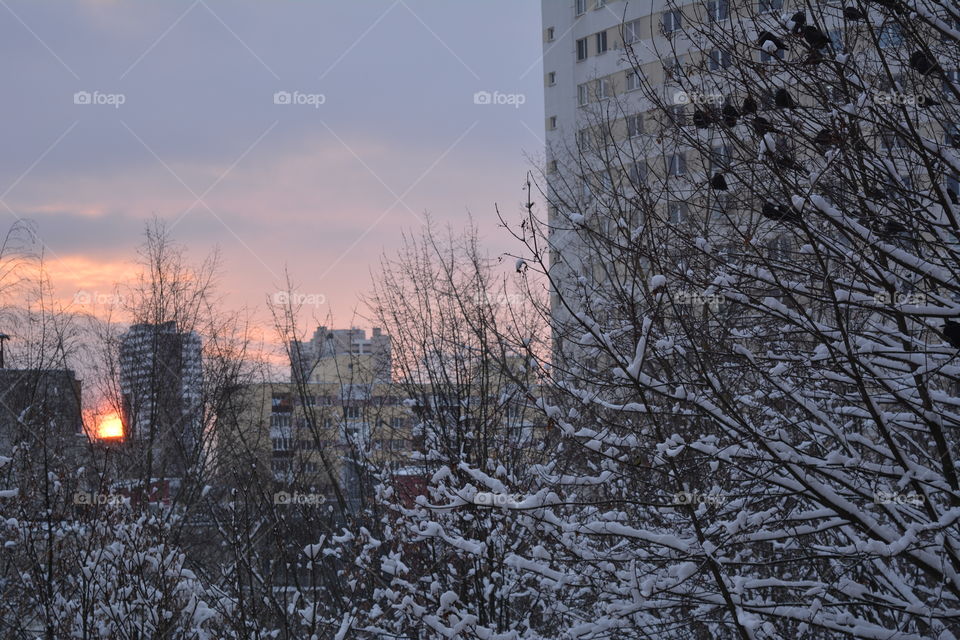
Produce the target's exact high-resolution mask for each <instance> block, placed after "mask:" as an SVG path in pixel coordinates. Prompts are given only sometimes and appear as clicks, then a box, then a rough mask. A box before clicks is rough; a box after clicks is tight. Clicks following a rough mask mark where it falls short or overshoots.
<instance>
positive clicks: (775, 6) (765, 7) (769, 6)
mask: <svg viewBox="0 0 960 640" xmlns="http://www.w3.org/2000/svg"><path fill="white" fill-rule="evenodd" d="M757 8H758V10H759V11H760V13H773V12H775V11H780V10H781V9H783V0H760V3H759V5H758V7H757Z"/></svg>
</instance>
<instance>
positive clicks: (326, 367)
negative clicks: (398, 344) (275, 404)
mask: <svg viewBox="0 0 960 640" xmlns="http://www.w3.org/2000/svg"><path fill="white" fill-rule="evenodd" d="M290 356H291V357H290V359H291V372H290V379H291V380H292V381H294V382H298V381H299V382H305V383H347V384H354V383H355V384H370V383H374V382H389V381H390V369H391V366H392V361H391V347H390V336H388V335H386V334H384V333H383V331H382V330H381V329H376V328H375V329H374V330H373V335H372V336H371V337H369V338H368V337H367V332H366V331H364V330H363V329H356V328H354V329H328V328H327V327H317V330H316V331H314V333H313V337H312V338H311V339H310V340H307V341H301V340H294V341H292V342H291V343H290Z"/></svg>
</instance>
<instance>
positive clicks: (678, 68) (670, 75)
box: [663, 58, 683, 80]
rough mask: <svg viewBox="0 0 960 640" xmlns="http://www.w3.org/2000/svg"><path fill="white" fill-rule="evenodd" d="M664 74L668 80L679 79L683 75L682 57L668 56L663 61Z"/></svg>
mask: <svg viewBox="0 0 960 640" xmlns="http://www.w3.org/2000/svg"><path fill="white" fill-rule="evenodd" d="M663 74H664V75H665V76H666V77H667V79H668V80H678V79H680V78H681V77H683V64H682V63H681V62H680V58H668V59H666V60H664V61H663Z"/></svg>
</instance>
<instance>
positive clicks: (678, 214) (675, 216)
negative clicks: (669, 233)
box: [667, 202, 687, 224]
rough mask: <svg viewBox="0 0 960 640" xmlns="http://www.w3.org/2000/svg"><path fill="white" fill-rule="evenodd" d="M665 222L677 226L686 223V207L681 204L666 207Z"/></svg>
mask: <svg viewBox="0 0 960 640" xmlns="http://www.w3.org/2000/svg"><path fill="white" fill-rule="evenodd" d="M667 220H668V221H669V222H670V224H679V223H681V222H686V221H687V205H685V204H683V203H682V202H671V203H670V205H669V206H668V207H667Z"/></svg>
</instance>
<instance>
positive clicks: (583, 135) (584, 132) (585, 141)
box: [577, 129, 590, 149]
mask: <svg viewBox="0 0 960 640" xmlns="http://www.w3.org/2000/svg"><path fill="white" fill-rule="evenodd" d="M577 143H578V144H579V145H580V148H581V149H588V148H589V147H590V130H589V129H580V131H578V132H577Z"/></svg>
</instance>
